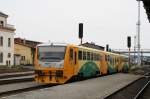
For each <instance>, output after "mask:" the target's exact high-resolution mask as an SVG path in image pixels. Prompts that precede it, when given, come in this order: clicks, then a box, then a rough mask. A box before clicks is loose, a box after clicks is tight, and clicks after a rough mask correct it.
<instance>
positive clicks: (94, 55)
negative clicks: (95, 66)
mask: <svg viewBox="0 0 150 99" xmlns="http://www.w3.org/2000/svg"><path fill="white" fill-rule="evenodd" d="M93 60H94V61H96V53H94V54H93Z"/></svg>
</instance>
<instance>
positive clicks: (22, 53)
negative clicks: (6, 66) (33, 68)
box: [14, 38, 40, 65]
mask: <svg viewBox="0 0 150 99" xmlns="http://www.w3.org/2000/svg"><path fill="white" fill-rule="evenodd" d="M37 44H40V42H37V41H31V40H26V39H22V38H15V39H14V65H33V64H34V54H35V47H36V45H37Z"/></svg>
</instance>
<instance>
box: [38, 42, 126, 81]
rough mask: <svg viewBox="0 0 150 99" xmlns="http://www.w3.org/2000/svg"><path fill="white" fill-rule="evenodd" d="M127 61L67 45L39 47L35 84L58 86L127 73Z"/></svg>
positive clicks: (91, 49) (124, 57) (119, 56)
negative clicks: (88, 78)
mask: <svg viewBox="0 0 150 99" xmlns="http://www.w3.org/2000/svg"><path fill="white" fill-rule="evenodd" d="M126 60H127V57H126V56H123V55H119V54H114V53H110V52H105V51H101V50H96V49H93V48H87V47H83V46H76V45H71V44H68V45H67V44H40V45H38V46H37V48H36V54H35V80H36V82H38V83H53V84H62V83H65V82H67V81H68V80H70V79H72V78H73V77H76V78H87V77H93V76H99V75H107V74H112V73H116V72H122V71H127V70H128V63H127V61H126Z"/></svg>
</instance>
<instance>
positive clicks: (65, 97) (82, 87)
mask: <svg viewBox="0 0 150 99" xmlns="http://www.w3.org/2000/svg"><path fill="white" fill-rule="evenodd" d="M140 77H141V76H140V75H133V74H124V73H117V74H113V75H108V76H102V77H97V78H92V79H88V80H84V81H79V82H73V83H68V84H63V85H57V86H53V87H49V88H44V89H39V90H34V91H30V92H24V93H20V94H16V95H11V96H7V97H2V98H1V99H103V98H105V97H106V96H108V95H110V94H112V93H113V92H115V91H117V90H119V89H120V88H122V87H124V86H126V85H128V84H129V83H131V82H133V81H134V80H136V79H138V78H140Z"/></svg>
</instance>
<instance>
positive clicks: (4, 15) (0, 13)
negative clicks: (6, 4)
mask: <svg viewBox="0 0 150 99" xmlns="http://www.w3.org/2000/svg"><path fill="white" fill-rule="evenodd" d="M0 16H2V17H5V18H7V17H8V15H7V14H5V13H3V12H1V11H0Z"/></svg>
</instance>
